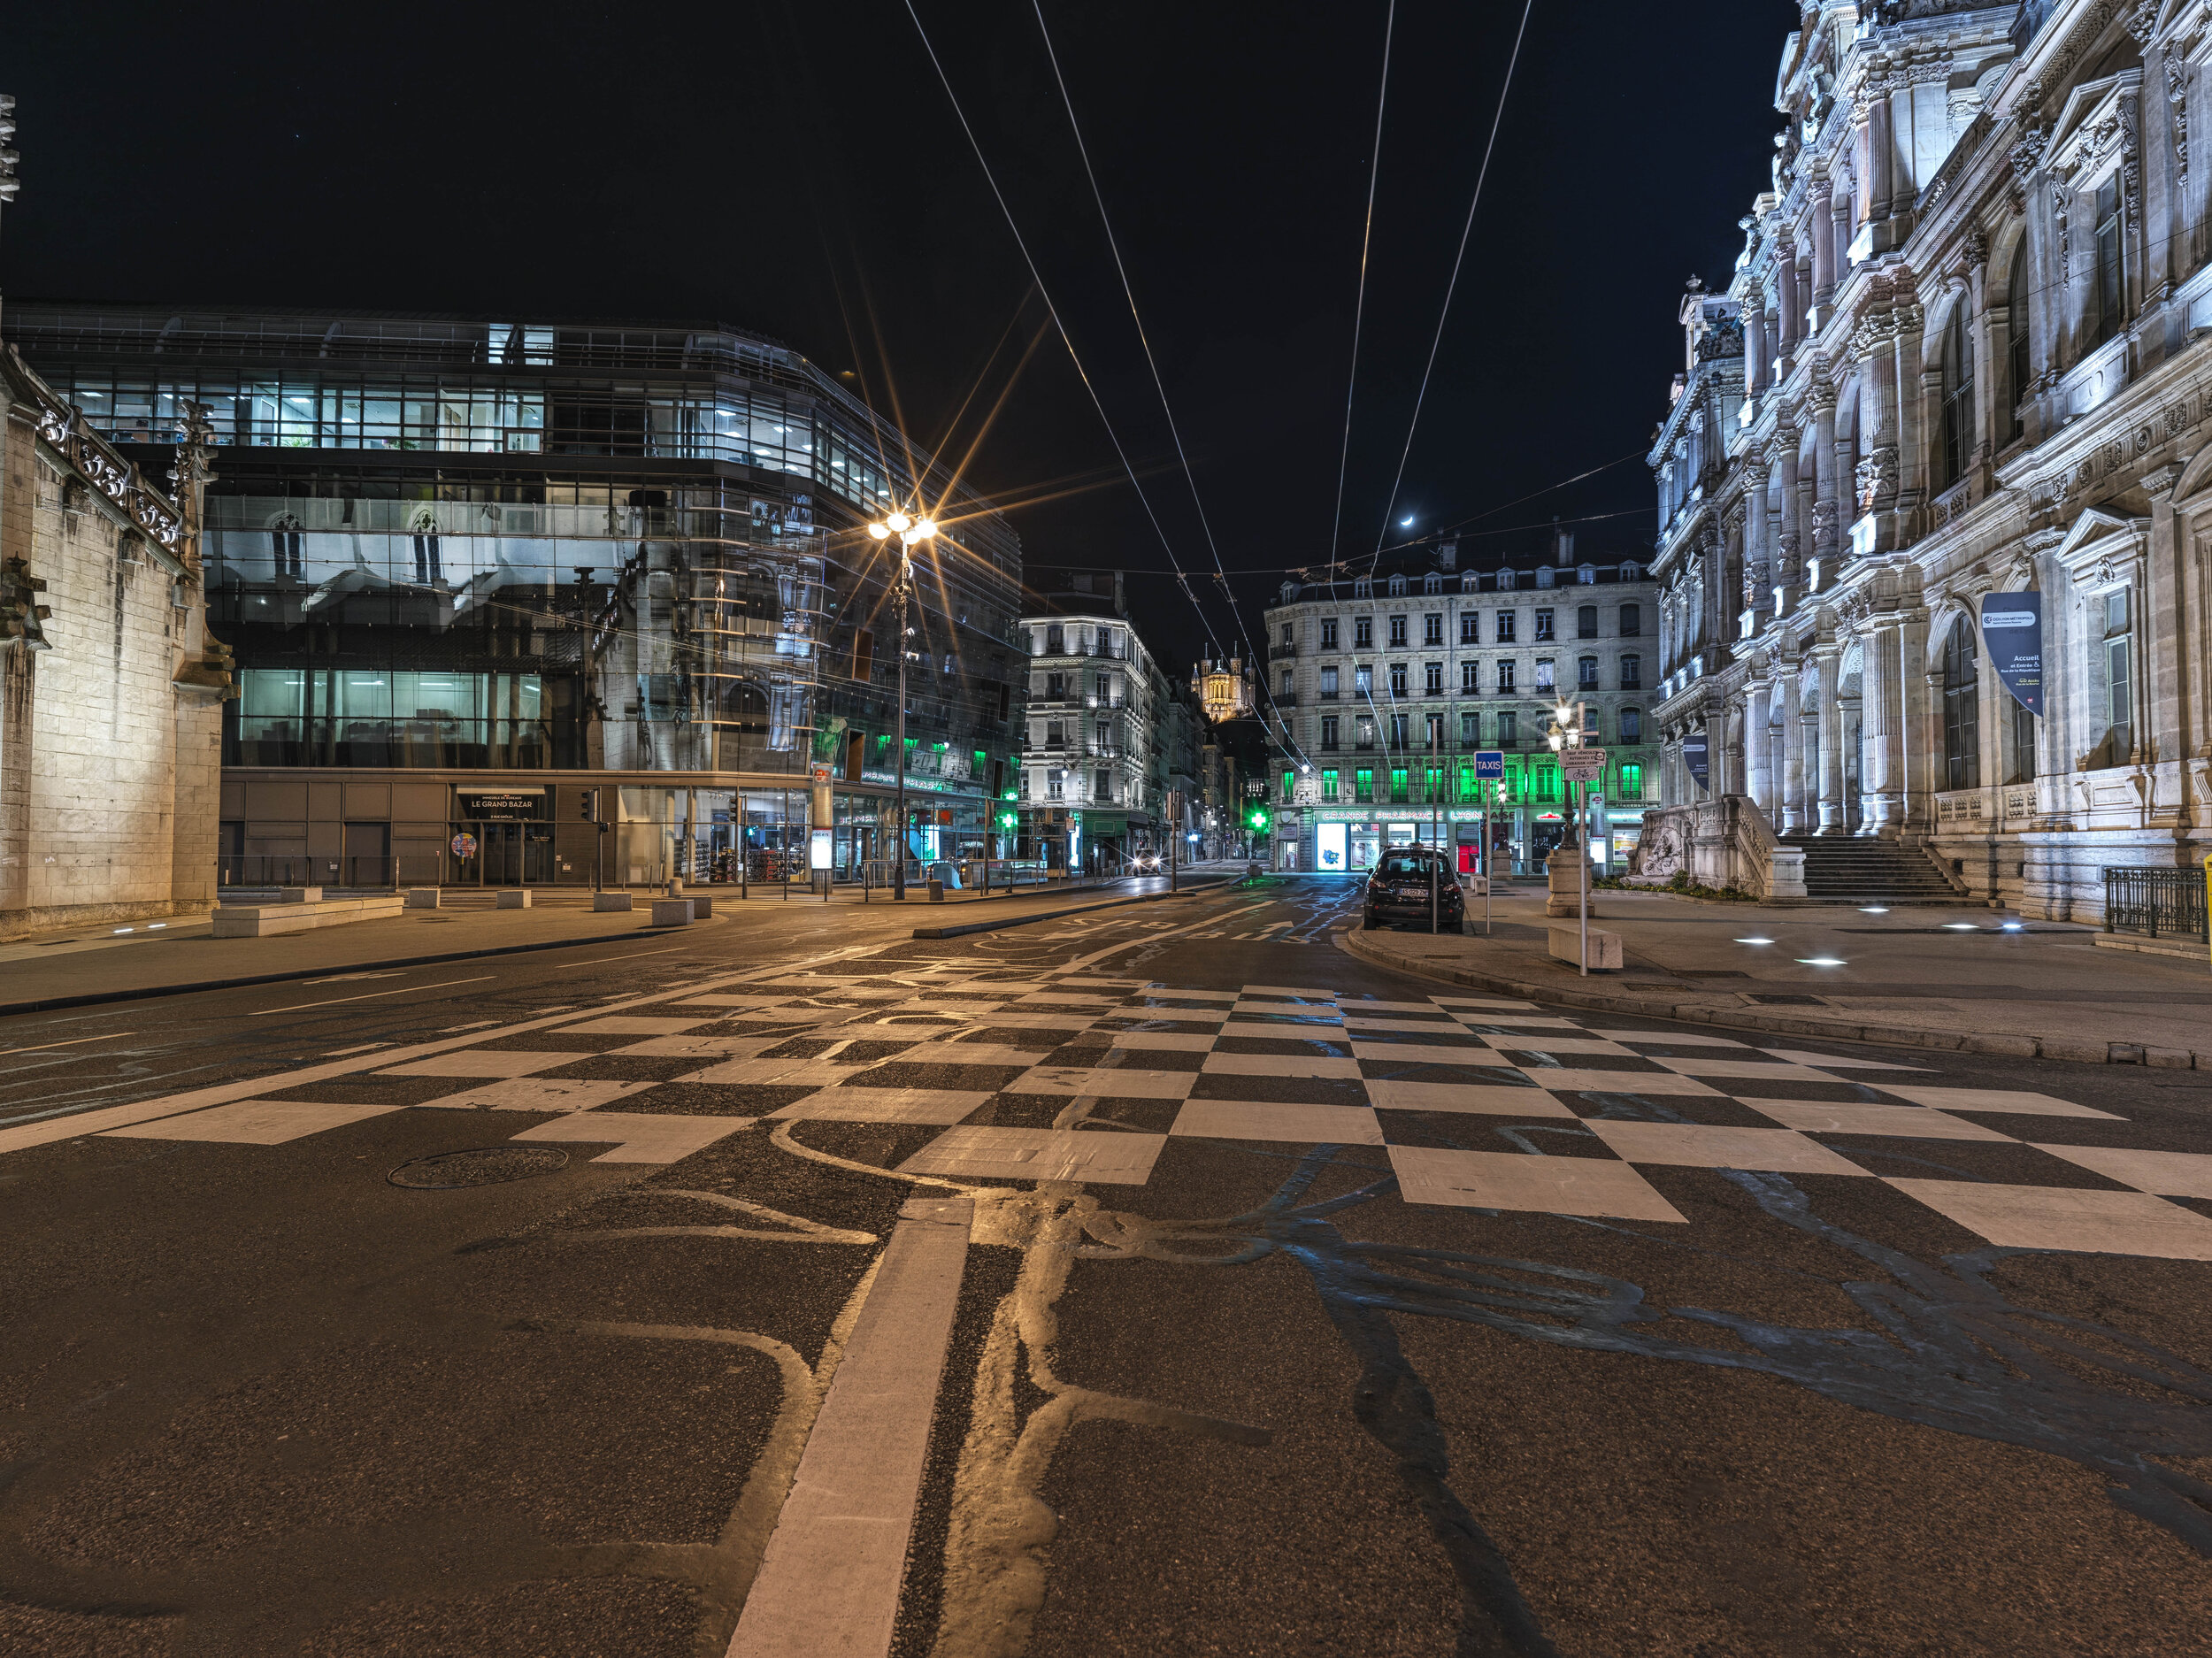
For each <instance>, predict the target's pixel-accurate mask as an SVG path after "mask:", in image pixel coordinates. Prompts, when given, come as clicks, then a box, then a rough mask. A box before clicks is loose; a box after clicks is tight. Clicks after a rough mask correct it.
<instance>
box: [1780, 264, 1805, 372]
mask: <svg viewBox="0 0 2212 1658" xmlns="http://www.w3.org/2000/svg"><path fill="white" fill-rule="evenodd" d="M1774 266H1775V275H1776V276H1777V278H1778V279H1779V280H1778V287H1779V288H1780V289H1781V293H1780V295H1779V296H1778V299H1779V309H1780V311H1781V313H1782V355H1783V356H1784V357H1791V356H1794V355H1795V352H1796V347H1797V342H1798V341H1799V340H1801V338H1803V337H1804V333H1805V302H1804V299H1803V297H1802V296H1801V295H1800V294H1799V293H1798V291H1797V244H1796V242H1793V241H1792V240H1791V239H1790V238H1789V237H1788V236H1784V237H1783V238H1781V240H1779V241H1778V242H1776V244H1775V249H1774Z"/></svg>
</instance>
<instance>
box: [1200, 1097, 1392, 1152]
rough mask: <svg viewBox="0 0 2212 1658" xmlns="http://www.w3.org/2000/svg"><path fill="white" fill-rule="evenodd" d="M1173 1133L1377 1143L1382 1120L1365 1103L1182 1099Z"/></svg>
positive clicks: (1311, 1142) (1313, 1143) (1207, 1137)
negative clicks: (1321, 1103)
mask: <svg viewBox="0 0 2212 1658" xmlns="http://www.w3.org/2000/svg"><path fill="white" fill-rule="evenodd" d="M1168 1132H1169V1133H1171V1134H1174V1135H1178V1136H1179V1137H1181V1138H1183V1139H1185V1140H1282V1141H1287V1142H1289V1143H1291V1144H1293V1145H1300V1146H1320V1145H1340V1146H1379V1145H1381V1144H1382V1143H1383V1134H1382V1125H1380V1124H1379V1123H1378V1122H1376V1120H1375V1113H1374V1112H1373V1111H1372V1110H1371V1109H1369V1108H1368V1107H1366V1106H1363V1105H1305V1104H1301V1103H1297V1102H1295V1101H1251V1100H1186V1101H1184V1102H1183V1109H1181V1110H1180V1111H1179V1112H1178V1113H1177V1114H1176V1117H1175V1124H1174V1126H1173V1127H1171V1128H1170V1129H1169V1130H1168Z"/></svg>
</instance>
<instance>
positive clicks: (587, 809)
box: [583, 788, 599, 823]
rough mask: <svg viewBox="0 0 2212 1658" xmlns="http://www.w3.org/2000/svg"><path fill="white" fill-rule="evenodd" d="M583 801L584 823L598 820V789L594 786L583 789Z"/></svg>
mask: <svg viewBox="0 0 2212 1658" xmlns="http://www.w3.org/2000/svg"><path fill="white" fill-rule="evenodd" d="M583 801H584V821H585V822H586V823H597V822H598V821H599V791H598V790H597V789H595V788H588V789H585V790H584V791H583Z"/></svg>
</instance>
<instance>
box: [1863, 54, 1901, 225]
mask: <svg viewBox="0 0 2212 1658" xmlns="http://www.w3.org/2000/svg"><path fill="white" fill-rule="evenodd" d="M1864 84H1865V88H1866V92H1865V96H1866V99H1867V108H1866V160H1867V181H1866V194H1867V217H1868V218H1869V219H1877V220H1879V219H1888V218H1890V217H1892V215H1893V211H1894V210H1893V208H1892V207H1891V205H1890V196H1891V193H1892V188H1893V187H1892V180H1893V177H1894V176H1895V168H1894V166H1893V162H1892V157H1893V151H1894V149H1895V145H1896V140H1895V137H1894V136H1893V123H1892V120H1891V118H1890V110H1889V83H1888V81H1887V80H1886V77H1884V76H1882V75H1880V74H1870V75H1869V76H1867V78H1866V81H1865V83H1864ZM1878 251H1886V249H1878Z"/></svg>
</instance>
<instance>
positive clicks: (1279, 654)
mask: <svg viewBox="0 0 2212 1658" xmlns="http://www.w3.org/2000/svg"><path fill="white" fill-rule="evenodd" d="M1297 654H1298V647H1297V646H1295V645H1270V646H1269V647H1268V648H1267V659H1268V660H1269V661H1270V662H1279V661H1281V660H1283V659H1284V658H1286V657H1289V656H1296V655H1297Z"/></svg>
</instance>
